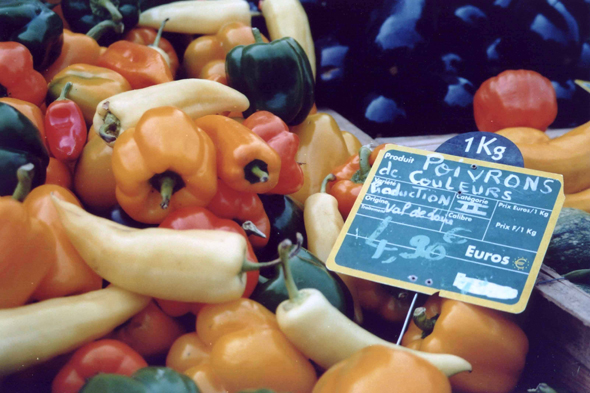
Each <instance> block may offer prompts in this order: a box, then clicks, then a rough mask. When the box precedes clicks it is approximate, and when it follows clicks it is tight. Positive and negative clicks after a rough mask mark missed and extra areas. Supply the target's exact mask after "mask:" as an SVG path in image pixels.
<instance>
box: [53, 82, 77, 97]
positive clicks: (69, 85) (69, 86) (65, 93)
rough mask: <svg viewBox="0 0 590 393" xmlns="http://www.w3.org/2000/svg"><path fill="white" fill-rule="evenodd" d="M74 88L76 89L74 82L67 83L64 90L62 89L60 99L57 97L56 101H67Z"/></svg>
mask: <svg viewBox="0 0 590 393" xmlns="http://www.w3.org/2000/svg"><path fill="white" fill-rule="evenodd" d="M72 87H74V84H73V83H72V82H68V83H66V85H65V86H64V88H63V89H61V93H60V95H59V97H57V99H56V100H55V101H62V100H67V99H68V94H70V90H72Z"/></svg>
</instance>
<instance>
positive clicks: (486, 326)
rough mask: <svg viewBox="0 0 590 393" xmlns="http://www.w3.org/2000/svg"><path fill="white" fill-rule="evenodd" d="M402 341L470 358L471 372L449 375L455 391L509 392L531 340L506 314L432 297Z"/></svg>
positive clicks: (427, 349) (407, 344) (518, 374)
mask: <svg viewBox="0 0 590 393" xmlns="http://www.w3.org/2000/svg"><path fill="white" fill-rule="evenodd" d="M402 345H403V346H405V347H408V348H413V349H418V350H421V351H425V352H432V353H439V352H447V353H452V354H454V355H457V356H461V357H463V358H465V359H466V360H467V361H468V362H470V363H471V364H472V366H473V371H472V372H471V373H469V374H465V373H463V374H460V375H456V376H453V377H451V378H450V380H451V385H452V386H453V391H457V392H464V393H476V392H481V393H483V392H486V393H508V392H511V391H512V390H513V389H514V388H515V386H516V384H517V382H518V379H519V378H520V375H521V373H522V371H523V369H524V366H525V361H526V355H527V352H528V346H529V342H528V339H527V336H526V335H525V334H524V332H523V331H522V330H521V329H520V327H519V326H518V325H517V324H516V323H514V322H513V321H512V320H510V319H509V317H508V316H507V315H506V314H503V313H501V312H499V311H496V310H492V309H489V308H484V307H480V306H475V305H472V304H468V303H463V302H459V301H457V300H451V299H443V298H440V297H438V296H431V297H430V298H429V299H428V300H427V302H426V303H425V304H424V307H419V308H417V309H416V310H415V311H414V318H413V321H412V322H411V323H410V325H409V327H408V330H407V332H406V333H405V334H404V336H403V339H402Z"/></svg>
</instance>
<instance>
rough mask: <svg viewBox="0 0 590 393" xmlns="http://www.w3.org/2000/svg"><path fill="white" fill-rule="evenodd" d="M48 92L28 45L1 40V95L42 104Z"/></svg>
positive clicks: (38, 104)
mask: <svg viewBox="0 0 590 393" xmlns="http://www.w3.org/2000/svg"><path fill="white" fill-rule="evenodd" d="M0 7H1V6H0ZM0 10H1V8H0ZM46 93H47V83H46V82H45V79H44V78H43V75H41V74H40V73H39V72H37V71H35V70H34V69H33V56H31V52H29V50H28V49H27V47H26V46H24V45H23V44H20V43H18V42H0V97H12V98H17V99H19V100H23V101H28V102H30V103H32V104H35V105H37V106H40V105H41V104H42V103H43V100H44V99H45V94H46Z"/></svg>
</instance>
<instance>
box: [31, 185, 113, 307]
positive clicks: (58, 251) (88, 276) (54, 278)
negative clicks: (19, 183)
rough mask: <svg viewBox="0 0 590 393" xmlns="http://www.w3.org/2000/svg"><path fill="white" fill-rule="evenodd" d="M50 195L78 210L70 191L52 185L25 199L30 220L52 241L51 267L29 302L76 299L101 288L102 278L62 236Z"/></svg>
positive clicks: (42, 187)
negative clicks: (41, 224)
mask: <svg viewBox="0 0 590 393" xmlns="http://www.w3.org/2000/svg"><path fill="white" fill-rule="evenodd" d="M51 194H53V195H54V196H56V197H57V198H60V199H62V200H64V201H67V202H70V203H73V204H75V205H77V206H80V207H81V205H80V202H79V201H78V198H76V196H75V195H74V194H73V193H72V192H71V191H69V190H67V189H65V188H63V187H60V186H55V185H41V186H39V187H37V188H35V189H34V190H33V191H32V192H31V193H29V195H27V197H26V198H25V200H24V202H23V205H24V207H25V209H26V210H27V211H28V212H29V214H30V215H31V216H32V217H35V218H37V219H38V220H40V221H42V222H44V223H45V224H47V226H48V229H47V231H48V235H51V236H53V237H54V238H55V263H53V264H51V267H50V268H49V271H48V272H47V274H46V275H45V276H44V278H43V280H42V281H41V282H40V283H39V285H38V286H37V288H36V289H35V292H34V293H33V295H32V297H31V298H32V299H33V300H45V299H50V298H54V297H60V296H70V295H77V294H81V293H85V292H90V291H94V290H97V289H100V288H101V287H102V278H100V276H98V275H97V274H96V273H94V272H93V271H92V269H90V268H89V267H88V265H86V263H85V262H84V260H83V259H82V257H80V254H78V252H77V251H76V249H75V248H74V246H73V245H72V244H71V243H70V240H69V239H68V237H67V235H66V234H65V232H64V229H63V226H62V224H61V222H60V221H59V218H58V216H57V211H56V210H55V207H54V206H53V203H52V202H51Z"/></svg>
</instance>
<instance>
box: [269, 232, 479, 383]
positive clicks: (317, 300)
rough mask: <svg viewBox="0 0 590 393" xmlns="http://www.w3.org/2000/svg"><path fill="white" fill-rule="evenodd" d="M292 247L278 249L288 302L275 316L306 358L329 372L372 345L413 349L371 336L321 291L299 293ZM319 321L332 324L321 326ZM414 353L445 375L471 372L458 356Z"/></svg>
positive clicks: (282, 305)
mask: <svg viewBox="0 0 590 393" xmlns="http://www.w3.org/2000/svg"><path fill="white" fill-rule="evenodd" d="M290 248H291V246H290V245H289V244H288V243H287V242H283V243H282V244H281V245H280V247H279V255H280V257H281V260H282V263H283V269H284V270H285V285H286V286H287V290H288V292H289V300H285V301H284V302H283V303H281V304H280V305H279V307H277V310H276V316H277V322H278V324H279V328H280V329H281V331H282V332H283V333H284V334H285V335H286V336H287V338H288V339H289V341H290V342H291V343H293V344H294V345H295V347H296V348H297V349H299V350H300V351H301V352H302V353H303V354H304V355H305V356H307V357H308V358H310V359H311V360H313V361H314V362H316V363H317V364H318V365H320V366H321V367H323V368H325V369H328V368H330V367H332V366H333V365H335V364H336V363H338V362H340V361H342V360H344V359H346V358H348V357H350V356H352V355H353V354H354V353H355V352H357V351H359V350H361V349H363V348H365V347H368V346H370V345H377V344H380V345H385V346H387V347H390V348H395V349H398V350H402V351H409V350H410V349H409V348H404V347H402V346H399V345H396V344H392V343H390V342H388V341H385V340H383V339H381V338H379V337H377V336H375V335H373V334H372V333H369V332H368V331H366V330H365V329H363V328H362V327H360V326H359V325H357V324H356V323H354V322H353V321H351V320H350V319H348V318H347V317H346V316H345V315H344V314H342V313H341V312H340V311H338V309H337V308H335V307H334V306H332V305H331V304H330V302H329V301H328V300H327V299H326V297H325V296H324V295H323V294H322V293H321V292H320V291H318V290H316V289H311V288H308V289H301V290H298V289H297V286H296V285H295V281H294V280H293V277H292V275H291V272H290V270H289V258H288V254H289V252H290ZM317 321H329V323H320V324H318V323H317ZM310 332H313V334H310ZM411 351H412V353H413V354H415V355H418V356H420V357H421V358H424V359H426V360H427V361H429V362H430V363H432V364H433V365H434V366H435V367H436V368H438V369H439V370H440V371H442V372H443V373H444V374H445V375H446V376H451V375H455V374H457V373H460V372H462V371H470V370H471V364H469V362H467V361H466V360H465V359H463V358H460V357H458V356H455V355H448V354H440V353H436V354H435V353H426V352H421V351H415V350H411Z"/></svg>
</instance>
